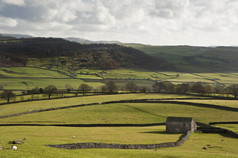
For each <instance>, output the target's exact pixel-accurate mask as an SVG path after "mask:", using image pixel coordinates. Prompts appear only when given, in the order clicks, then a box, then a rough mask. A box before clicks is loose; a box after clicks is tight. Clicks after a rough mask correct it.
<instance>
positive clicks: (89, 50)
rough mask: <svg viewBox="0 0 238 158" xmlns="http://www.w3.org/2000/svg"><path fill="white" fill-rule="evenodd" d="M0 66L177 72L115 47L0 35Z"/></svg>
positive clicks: (160, 61) (146, 57)
mask: <svg viewBox="0 0 238 158" xmlns="http://www.w3.org/2000/svg"><path fill="white" fill-rule="evenodd" d="M0 66H33V67H45V68H54V69H69V70H77V69H80V68H85V67H87V68H88V67H94V68H101V69H114V68H140V69H150V70H176V69H175V67H174V66H173V65H171V64H169V63H168V62H166V61H164V60H161V59H157V58H154V57H151V56H149V55H147V54H145V53H144V52H142V51H139V50H136V49H133V48H128V47H124V46H119V45H116V44H79V43H76V42H70V41H67V40H64V39H60V38H20V39H17V38H6V37H4V36H0Z"/></svg>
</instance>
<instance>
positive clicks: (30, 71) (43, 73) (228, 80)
mask: <svg viewBox="0 0 238 158" xmlns="http://www.w3.org/2000/svg"><path fill="white" fill-rule="evenodd" d="M74 73H75V74H76V75H75V76H74V77H72V76H70V75H66V73H64V72H63V71H60V70H47V69H43V68H33V67H0V85H1V86H2V87H3V88H4V89H13V90H29V89H32V88H35V87H39V88H44V87H46V86H48V85H55V86H56V87H57V88H58V89H66V85H70V86H71V87H72V88H73V89H78V87H79V85H80V84H82V83H86V84H88V85H90V86H92V87H93V88H96V89H99V88H100V87H101V86H103V85H104V84H105V82H107V81H109V80H114V81H115V83H116V84H117V85H118V86H119V87H123V86H124V85H125V84H126V83H128V82H131V81H133V82H135V83H136V84H137V85H138V86H148V87H151V86H152V85H153V84H154V83H155V82H156V81H170V82H172V83H174V84H179V83H192V82H203V83H208V84H218V83H222V84H225V85H230V84H235V83H238V73H184V72H163V71H148V70H135V69H117V70H97V69H81V70H78V71H76V72H74Z"/></svg>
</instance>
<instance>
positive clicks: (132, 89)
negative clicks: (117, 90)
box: [125, 82, 138, 92]
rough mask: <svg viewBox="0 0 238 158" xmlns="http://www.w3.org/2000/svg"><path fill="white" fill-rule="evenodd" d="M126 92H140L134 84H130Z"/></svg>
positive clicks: (126, 87) (126, 86)
mask: <svg viewBox="0 0 238 158" xmlns="http://www.w3.org/2000/svg"><path fill="white" fill-rule="evenodd" d="M125 90H126V91H129V92H136V91H137V90H138V86H137V85H136V84H135V83H134V82H129V83H127V84H126V85H125Z"/></svg>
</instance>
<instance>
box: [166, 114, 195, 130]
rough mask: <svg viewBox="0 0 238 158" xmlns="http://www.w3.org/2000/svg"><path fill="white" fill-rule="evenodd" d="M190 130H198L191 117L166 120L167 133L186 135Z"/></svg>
mask: <svg viewBox="0 0 238 158" xmlns="http://www.w3.org/2000/svg"><path fill="white" fill-rule="evenodd" d="M189 130H191V132H195V131H196V130H197V125H196V123H195V121H194V120H193V118H191V117H168V118H167V120H166V132H167V133H185V132H187V131H189Z"/></svg>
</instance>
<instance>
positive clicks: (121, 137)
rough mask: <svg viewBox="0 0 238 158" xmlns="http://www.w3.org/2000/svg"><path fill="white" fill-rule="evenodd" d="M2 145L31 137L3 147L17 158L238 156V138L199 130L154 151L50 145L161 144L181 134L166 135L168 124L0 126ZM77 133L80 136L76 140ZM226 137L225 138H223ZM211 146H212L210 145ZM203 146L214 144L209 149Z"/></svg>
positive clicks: (5, 153) (6, 153)
mask: <svg viewBox="0 0 238 158" xmlns="http://www.w3.org/2000/svg"><path fill="white" fill-rule="evenodd" d="M0 129H1V130H0V138H1V142H0V144H1V146H2V147H4V148H7V147H10V146H11V145H10V144H8V141H9V140H13V139H23V138H27V141H25V143H24V144H23V145H18V150H16V151H14V150H2V151H0V155H1V157H2V158H8V157H16V158H22V157H24V158H28V157H52V158H53V157H62V158H63V157H75V158H76V157H79V156H80V157H86V158H91V157H113V158H114V157H115V158H119V157H125V158H131V157H138V158H144V157H152V158H153V157H154V158H156V157H176V158H178V157H191V156H192V157H197V158H200V157H209V158H214V157H237V154H238V151H237V150H236V147H237V145H238V141H237V140H236V139H232V138H229V137H223V136H220V135H218V134H199V133H195V134H192V135H191V136H190V139H189V140H188V141H187V142H186V143H185V144H184V145H182V146H180V147H176V148H166V149H158V150H157V151H154V150H122V149H119V150H116V149H82V150H80V149H79V150H64V149H56V148H50V147H46V146H44V145H47V144H64V143H76V142H104V143H111V142H113V143H145V144H149V143H160V142H166V141H175V140H177V138H178V137H179V135H171V134H169V135H168V134H164V130H165V127H164V126H154V127H140V128H138V127H126V128H122V127H120V128H115V127H110V128H102V127H97V128H72V127H0ZM72 136H76V139H72ZM221 140H223V141H221ZM208 145H209V146H208ZM203 147H210V148H208V150H204V149H202V148H203Z"/></svg>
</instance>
